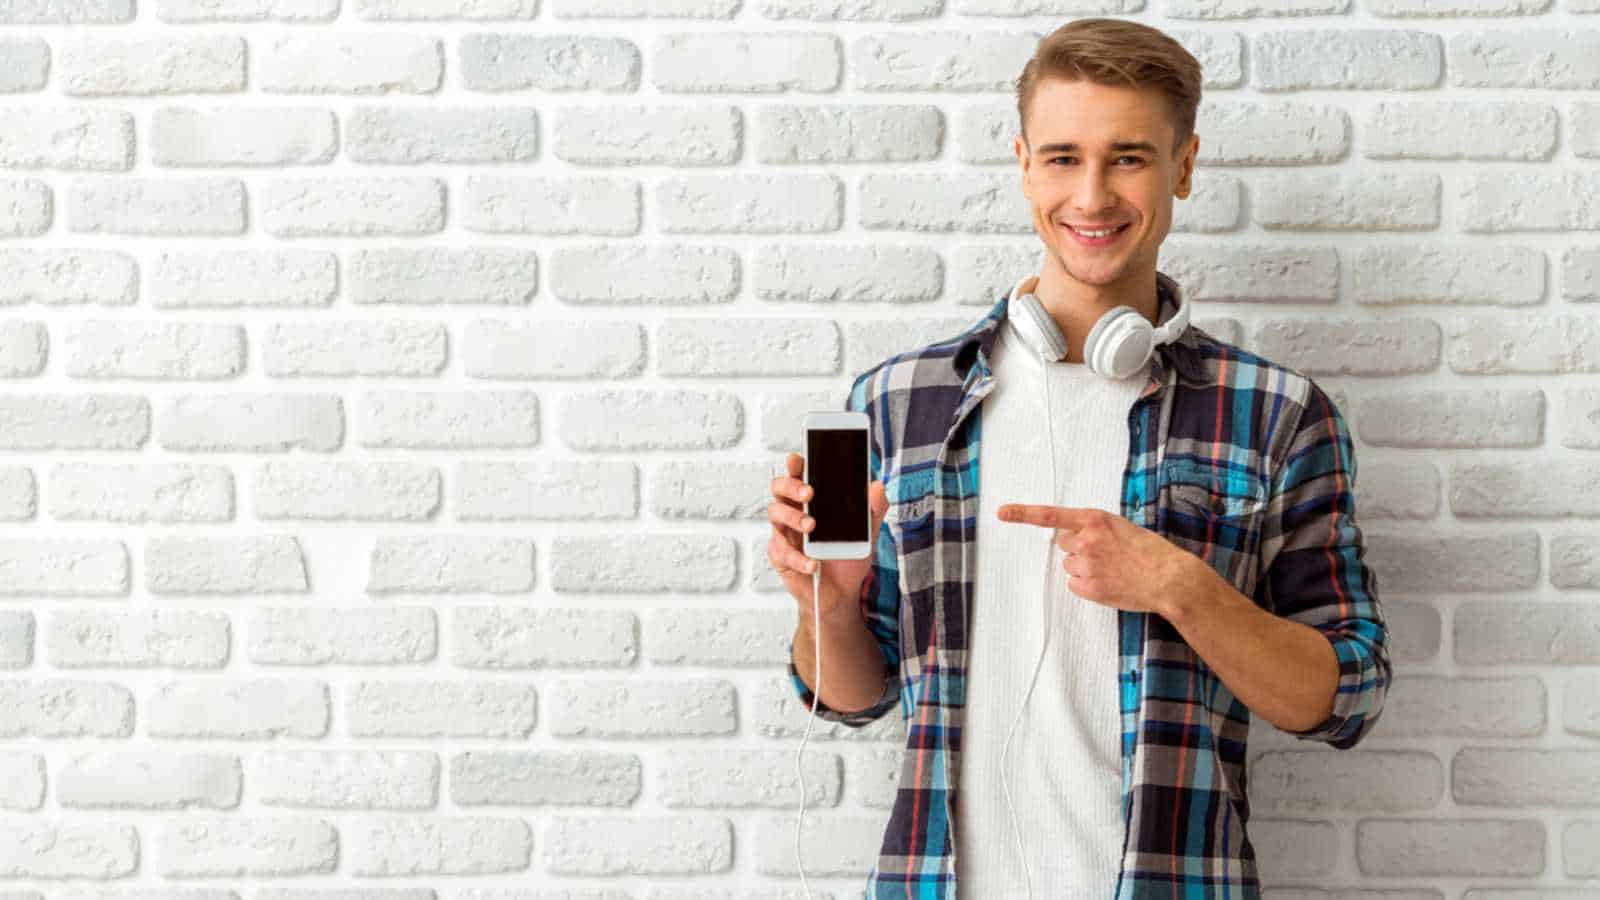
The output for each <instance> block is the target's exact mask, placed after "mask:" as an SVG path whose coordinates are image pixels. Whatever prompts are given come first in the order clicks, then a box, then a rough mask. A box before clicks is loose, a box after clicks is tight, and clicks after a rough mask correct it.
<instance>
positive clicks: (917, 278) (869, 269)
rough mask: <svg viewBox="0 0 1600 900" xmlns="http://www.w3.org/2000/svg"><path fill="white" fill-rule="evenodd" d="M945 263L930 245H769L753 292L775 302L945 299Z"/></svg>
mask: <svg viewBox="0 0 1600 900" xmlns="http://www.w3.org/2000/svg"><path fill="white" fill-rule="evenodd" d="M944 268H945V267H944V262H943V260H942V259H941V258H940V256H939V254H938V253H937V252H935V251H934V250H932V249H931V248H927V247H916V246H911V245H893V246H877V245H873V246H862V245H857V244H817V243H809V242H808V243H805V244H765V245H762V246H759V247H757V248H756V249H755V253H754V259H752V260H751V265H750V270H751V271H750V285H751V291H752V293H754V295H755V296H756V297H757V298H758V299H761V300H766V301H770V302H773V303H926V302H930V301H933V300H937V299H939V296H940V294H941V293H942V288H943V282H944Z"/></svg>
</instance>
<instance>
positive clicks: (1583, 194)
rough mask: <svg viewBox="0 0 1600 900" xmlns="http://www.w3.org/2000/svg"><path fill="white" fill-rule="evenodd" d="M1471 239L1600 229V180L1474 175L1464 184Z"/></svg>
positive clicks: (1562, 174) (1574, 175) (1573, 174)
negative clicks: (1510, 233) (1479, 235)
mask: <svg viewBox="0 0 1600 900" xmlns="http://www.w3.org/2000/svg"><path fill="white" fill-rule="evenodd" d="M1458 185H1459V187H1458V194H1459V196H1460V215H1459V218H1460V228H1461V230H1462V231H1465V232H1468V233H1488V234H1495V233H1500V232H1506V231H1559V230H1570V229H1585V230H1594V229H1596V228H1600V201H1597V200H1596V197H1597V196H1600V176H1596V175H1593V174H1590V173H1588V172H1583V171H1558V172H1553V173H1545V172H1527V171H1522V170H1514V171H1507V170H1498V169H1491V170H1488V171H1481V170H1480V171H1471V172H1468V173H1465V174H1464V175H1463V177H1462V179H1461V180H1460V182H1458Z"/></svg>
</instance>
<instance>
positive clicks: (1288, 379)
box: [1190, 325, 1332, 421]
mask: <svg viewBox="0 0 1600 900" xmlns="http://www.w3.org/2000/svg"><path fill="white" fill-rule="evenodd" d="M1190 331H1191V332H1192V333H1193V335H1194V342H1193V343H1194V349H1195V351H1196V352H1197V353H1198V354H1199V358H1200V369H1201V371H1202V372H1204V377H1203V378H1201V379H1199V381H1198V384H1197V386H1201V387H1207V386H1222V387H1226V388H1228V389H1230V390H1234V391H1243V392H1248V393H1259V394H1262V395H1263V399H1264V400H1265V401H1268V402H1272V401H1276V402H1278V403H1283V404H1287V405H1289V406H1290V407H1291V408H1292V409H1293V410H1296V411H1298V410H1300V409H1303V408H1305V407H1306V406H1308V405H1312V404H1317V403H1320V402H1322V401H1323V400H1327V401H1328V402H1329V403H1330V404H1331V403H1332V400H1331V399H1329V398H1328V395H1327V394H1326V393H1325V392H1324V391H1323V389H1322V388H1321V387H1320V386H1318V384H1317V382H1316V381H1315V379H1313V378H1312V377H1311V376H1310V375H1307V374H1306V373H1305V372H1303V371H1301V370H1300V369H1297V368H1295V367H1294V366H1291V365H1288V364H1287V363H1284V362H1281V361H1279V360H1275V359H1272V358H1270V357H1267V356H1263V355H1261V354H1259V353H1255V352H1252V351H1250V350H1246V349H1245V348H1243V347H1240V346H1239V345H1238V344H1234V343H1230V342H1228V341H1225V340H1223V339H1222V338H1219V337H1217V336H1216V335H1213V334H1211V333H1210V332H1208V331H1206V330H1205V329H1203V328H1199V327H1197V326H1193V325H1191V326H1190ZM1291 421H1292V420H1291Z"/></svg>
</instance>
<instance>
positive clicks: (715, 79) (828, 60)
mask: <svg viewBox="0 0 1600 900" xmlns="http://www.w3.org/2000/svg"><path fill="white" fill-rule="evenodd" d="M843 61H844V54H843V51H842V50H841V48H840V45H839V38H838V37H836V36H834V35H832V34H826V33H816V32H794V31H786V32H780V33H768V34H761V33H757V32H749V31H737V32H736V31H720V32H707V33H679V34H662V35H657V36H656V39H655V41H654V42H653V43H652V44H651V47H650V67H651V68H650V70H651V79H650V80H651V83H652V84H654V85H655V87H656V88H657V89H658V90H660V91H661V92H663V93H715V92H732V93H775V92H776V93H781V92H785V91H799V92H803V93H826V92H829V91H833V90H834V89H835V88H837V87H838V86H839V68H840V65H841V64H842V63H843Z"/></svg>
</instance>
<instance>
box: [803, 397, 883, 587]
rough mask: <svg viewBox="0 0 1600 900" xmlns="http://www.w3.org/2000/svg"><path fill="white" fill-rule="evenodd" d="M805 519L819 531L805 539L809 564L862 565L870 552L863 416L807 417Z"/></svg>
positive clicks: (846, 413)
mask: <svg viewBox="0 0 1600 900" xmlns="http://www.w3.org/2000/svg"><path fill="white" fill-rule="evenodd" d="M805 457H806V471H805V482H806V484H809V485H811V488H812V494H811V499H810V500H809V501H807V502H806V504H805V511H806V514H807V515H809V516H811V518H813V519H815V520H816V522H817V525H816V527H815V528H813V529H811V530H810V531H809V532H806V533H805V534H804V535H803V543H804V547H803V552H804V553H805V555H807V556H809V557H811V558H812V559H863V558H865V557H866V556H867V554H869V553H871V552H872V538H873V535H871V534H868V532H869V531H871V530H872V509H871V507H870V506H868V504H867V485H868V484H869V483H870V482H871V481H872V475H871V463H870V460H869V459H868V457H867V414H866V413H863V412H849V411H844V410H830V411H824V412H809V413H806V453H805Z"/></svg>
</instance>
